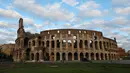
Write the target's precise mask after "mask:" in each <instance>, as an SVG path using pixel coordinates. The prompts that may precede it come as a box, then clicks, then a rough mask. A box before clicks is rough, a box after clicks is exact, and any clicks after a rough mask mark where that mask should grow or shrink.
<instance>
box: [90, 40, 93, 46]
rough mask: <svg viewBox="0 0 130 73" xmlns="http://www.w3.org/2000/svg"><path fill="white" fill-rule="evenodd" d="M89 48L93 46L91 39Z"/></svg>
mask: <svg viewBox="0 0 130 73" xmlns="http://www.w3.org/2000/svg"><path fill="white" fill-rule="evenodd" d="M90 48H93V41H92V40H91V41H90Z"/></svg>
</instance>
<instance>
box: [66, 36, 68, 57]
mask: <svg viewBox="0 0 130 73" xmlns="http://www.w3.org/2000/svg"><path fill="white" fill-rule="evenodd" d="M66 41H68V34H66ZM66 51H67V52H68V42H66ZM67 55H68V54H67Z"/></svg>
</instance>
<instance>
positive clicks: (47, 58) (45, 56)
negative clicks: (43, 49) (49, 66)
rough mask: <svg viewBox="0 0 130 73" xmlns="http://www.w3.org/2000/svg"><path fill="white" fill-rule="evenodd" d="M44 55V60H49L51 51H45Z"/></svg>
mask: <svg viewBox="0 0 130 73" xmlns="http://www.w3.org/2000/svg"><path fill="white" fill-rule="evenodd" d="M43 57H44V61H49V53H45V55H44V56H43Z"/></svg>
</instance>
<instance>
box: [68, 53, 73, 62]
mask: <svg viewBox="0 0 130 73" xmlns="http://www.w3.org/2000/svg"><path fill="white" fill-rule="evenodd" d="M68 61H72V53H68Z"/></svg>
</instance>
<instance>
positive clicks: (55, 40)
mask: <svg viewBox="0 0 130 73" xmlns="http://www.w3.org/2000/svg"><path fill="white" fill-rule="evenodd" d="M54 37H55V39H54V42H55V44H54V45H55V47H54V52H56V49H57V38H56V34H55V36H54Z"/></svg>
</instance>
